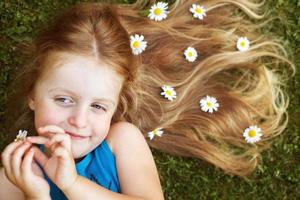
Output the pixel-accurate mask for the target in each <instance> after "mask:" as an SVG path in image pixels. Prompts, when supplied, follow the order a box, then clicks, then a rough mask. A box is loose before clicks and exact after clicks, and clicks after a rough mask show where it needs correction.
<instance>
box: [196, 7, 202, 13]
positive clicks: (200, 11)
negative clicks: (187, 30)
mask: <svg viewBox="0 0 300 200" xmlns="http://www.w3.org/2000/svg"><path fill="white" fill-rule="evenodd" d="M195 11H196V13H198V14H202V12H203V11H202V9H201V8H196V10H195Z"/></svg>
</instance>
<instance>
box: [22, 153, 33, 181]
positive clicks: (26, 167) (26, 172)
mask: <svg viewBox="0 0 300 200" xmlns="http://www.w3.org/2000/svg"><path fill="white" fill-rule="evenodd" d="M33 155H34V150H33V148H30V150H29V151H28V152H27V153H26V154H25V156H24V159H23V162H22V164H21V174H22V177H24V179H25V180H27V181H28V180H29V177H30V176H31V175H32V169H31V163H32V161H33Z"/></svg>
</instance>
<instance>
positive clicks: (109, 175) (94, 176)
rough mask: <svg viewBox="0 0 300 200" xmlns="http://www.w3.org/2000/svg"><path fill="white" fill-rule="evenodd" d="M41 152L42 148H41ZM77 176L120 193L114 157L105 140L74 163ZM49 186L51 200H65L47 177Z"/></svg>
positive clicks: (62, 194)
mask: <svg viewBox="0 0 300 200" xmlns="http://www.w3.org/2000/svg"><path fill="white" fill-rule="evenodd" d="M41 149H42V150H43V149H44V147H43V146H41ZM76 170H77V173H78V175H80V176H83V177H85V178H87V179H89V180H91V181H93V182H95V183H97V184H98V185H101V186H102V187H104V188H106V189H108V190H111V191H114V192H118V193H120V192H121V190H120V184H119V179H118V175H117V169H116V164H115V155H114V154H113V152H112V151H111V149H110V148H109V146H108V144H107V142H106V140H103V142H102V143H101V144H100V145H99V146H98V147H97V148H96V149H94V150H93V151H92V152H90V153H89V154H87V155H86V156H85V157H84V158H83V159H82V160H81V161H79V162H78V163H76ZM44 175H45V177H46V180H47V181H48V183H49V185H50V196H51V199H52V200H65V199H67V197H66V196H65V195H64V193H63V192H62V191H61V190H60V189H59V188H58V187H57V186H56V185H55V184H54V183H53V182H52V181H51V180H50V179H49V178H48V177H47V175H46V174H45V173H44Z"/></svg>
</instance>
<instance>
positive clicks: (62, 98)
mask: <svg viewBox="0 0 300 200" xmlns="http://www.w3.org/2000/svg"><path fill="white" fill-rule="evenodd" d="M55 101H59V102H62V103H65V104H67V103H72V100H71V99H68V98H65V97H59V98H56V99H55Z"/></svg>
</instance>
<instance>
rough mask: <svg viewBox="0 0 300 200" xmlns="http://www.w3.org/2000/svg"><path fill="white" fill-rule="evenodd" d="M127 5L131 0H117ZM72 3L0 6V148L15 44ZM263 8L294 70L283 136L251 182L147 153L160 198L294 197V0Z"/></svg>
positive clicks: (297, 39) (299, 192)
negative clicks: (158, 183)
mask: <svg viewBox="0 0 300 200" xmlns="http://www.w3.org/2000/svg"><path fill="white" fill-rule="evenodd" d="M119 1H120V2H127V3H128V2H132V0H127V1H126V0H123V1H121V0H119ZM76 2H79V1H76V0H65V1H59V0H57V1H49V0H48V1H46V0H44V1H43V2H41V1H39V0H32V1H31V3H24V2H23V1H8V0H7V1H5V2H3V1H1V2H0V13H1V17H0V68H1V74H0V131H1V134H0V149H3V148H4V144H5V143H6V140H5V139H6V134H5V133H4V126H3V123H2V122H3V118H4V117H5V116H4V115H3V110H4V109H3V108H4V107H5V99H6V93H7V92H8V91H7V90H6V87H7V85H8V83H9V82H10V81H11V77H10V74H11V73H12V72H13V71H14V70H15V66H18V65H19V63H20V60H19V59H18V52H17V44H18V42H20V41H23V40H28V41H30V40H31V39H32V38H33V37H34V36H35V34H36V33H37V30H38V29H39V27H40V25H42V24H43V23H45V22H47V20H48V16H49V13H54V12H55V11H57V10H59V9H61V8H63V7H66V6H68V5H72V4H74V3H76ZM266 9H267V10H268V11H270V15H271V16H279V17H280V18H281V20H277V21H272V23H269V24H268V25H266V26H265V27H264V28H263V29H262V33H266V34H267V33H273V34H275V35H277V37H278V38H280V39H281V41H283V43H284V45H285V47H286V48H287V50H288V52H289V54H290V56H291V58H292V59H293V60H294V62H295V63H296V67H297V69H298V71H297V73H296V76H295V77H291V79H290V80H289V83H288V93H289V95H290V98H291V101H290V107H289V113H290V122H289V125H288V128H287V130H286V131H285V133H284V134H282V135H281V136H280V137H278V138H277V139H276V141H275V142H274V145H273V148H272V149H270V150H269V151H266V152H264V153H263V164H262V165H260V166H259V167H258V168H257V170H256V171H255V173H254V174H253V179H252V180H250V181H245V180H243V179H240V178H238V177H236V176H230V175H226V174H224V172H223V171H221V170H219V169H217V168H215V167H213V166H212V165H210V164H208V163H206V162H203V161H199V160H196V159H192V158H181V157H176V156H171V155H168V154H165V153H161V152H158V151H156V150H153V149H152V152H153V155H154V157H155V161H156V164H157V167H158V170H159V174H160V178H161V183H162V186H163V190H164V194H165V197H166V199H169V200H171V199H178V200H181V199H182V200H183V199H184V200H193V199H300V189H299V188H300V182H299V180H300V176H299V174H300V162H299V153H300V152H299V148H300V147H299V141H300V140H299V129H300V127H299V126H300V125H299V124H300V123H299V122H300V121H299V118H300V106H299V104H300V100H299V99H300V98H299V97H300V74H299V69H300V65H299V63H300V58H299V57H300V56H299V55H300V49H299V48H298V47H300V28H299V27H300V0H288V1H285V0H277V1H275V0H273V1H272V0H269V1H267V5H266Z"/></svg>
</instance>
